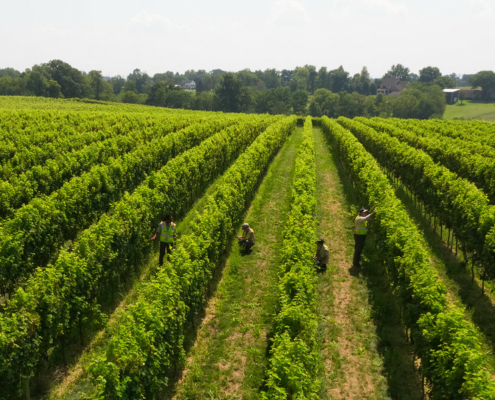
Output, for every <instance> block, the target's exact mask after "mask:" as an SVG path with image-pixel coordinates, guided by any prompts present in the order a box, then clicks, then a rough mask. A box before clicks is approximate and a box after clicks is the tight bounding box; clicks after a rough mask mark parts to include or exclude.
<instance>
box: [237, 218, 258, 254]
mask: <svg viewBox="0 0 495 400" xmlns="http://www.w3.org/2000/svg"><path fill="white" fill-rule="evenodd" d="M237 240H238V242H239V246H240V248H241V250H242V252H243V253H250V252H251V247H253V246H254V244H255V243H256V238H255V237H254V230H253V229H252V228H251V227H250V226H249V224H248V223H247V222H245V223H244V224H242V236H237Z"/></svg>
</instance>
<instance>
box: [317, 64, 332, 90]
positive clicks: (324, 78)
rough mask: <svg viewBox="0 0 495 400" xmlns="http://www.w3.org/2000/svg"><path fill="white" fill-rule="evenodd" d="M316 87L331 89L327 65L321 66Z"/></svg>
mask: <svg viewBox="0 0 495 400" xmlns="http://www.w3.org/2000/svg"><path fill="white" fill-rule="evenodd" d="M315 89H316V90H318V89H330V76H329V75H328V71H327V67H321V68H320V69H319V70H318V75H317V76H316V81H315Z"/></svg>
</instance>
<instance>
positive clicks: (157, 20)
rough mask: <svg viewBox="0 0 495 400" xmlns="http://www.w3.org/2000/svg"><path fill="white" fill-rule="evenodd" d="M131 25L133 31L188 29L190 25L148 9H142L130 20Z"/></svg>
mask: <svg viewBox="0 0 495 400" xmlns="http://www.w3.org/2000/svg"><path fill="white" fill-rule="evenodd" d="M130 27H131V29H132V30H133V31H150V32H160V31H170V30H173V31H187V30H189V28H188V26H187V25H185V24H182V23H181V24H176V23H174V22H173V21H172V20H171V19H169V18H167V17H165V16H163V15H160V14H152V13H149V12H148V11H146V10H142V11H140V12H139V13H138V14H136V15H135V16H134V17H132V18H131V20H130Z"/></svg>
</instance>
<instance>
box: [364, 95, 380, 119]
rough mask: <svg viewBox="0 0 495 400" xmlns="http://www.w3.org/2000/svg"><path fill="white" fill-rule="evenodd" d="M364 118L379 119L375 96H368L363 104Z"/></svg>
mask: <svg viewBox="0 0 495 400" xmlns="http://www.w3.org/2000/svg"><path fill="white" fill-rule="evenodd" d="M363 117H366V118H372V117H378V105H377V104H376V99H375V98H373V96H367V97H366V99H365V100H364V104H363Z"/></svg>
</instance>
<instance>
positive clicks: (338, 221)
mask: <svg viewBox="0 0 495 400" xmlns="http://www.w3.org/2000/svg"><path fill="white" fill-rule="evenodd" d="M315 142H316V168H317V198H318V205H317V215H316V218H317V220H318V222H319V225H318V235H319V236H320V237H322V238H323V239H325V242H326V243H327V245H328V247H329V250H330V262H329V265H328V270H327V272H326V273H325V274H322V275H321V276H320V278H319V285H318V291H319V307H320V310H319V312H320V316H321V322H320V331H319V334H320V341H321V345H322V357H323V359H324V365H325V376H324V377H323V387H322V392H321V394H320V397H321V398H322V399H360V400H361V399H387V398H394V399H420V398H421V382H420V378H419V376H418V375H417V373H416V372H415V371H414V368H413V358H412V356H411V349H410V347H409V346H408V344H407V343H406V340H405V336H404V331H403V328H402V325H401V323H400V318H399V315H400V314H399V308H398V306H397V304H396V303H395V301H394V299H393V296H392V293H391V290H390V285H389V284H388V281H387V279H386V273H385V271H384V269H383V267H382V266H381V263H380V262H379V260H378V258H377V254H376V252H375V249H374V244H373V243H372V240H371V237H368V238H367V245H366V248H365V251H364V259H363V260H362V261H363V262H362V264H363V266H362V267H361V268H360V269H359V270H356V269H353V268H351V266H352V255H353V250H354V239H353V231H352V227H353V221H354V218H355V215H356V213H357V210H358V209H359V207H361V206H366V205H365V204H363V205H361V204H358V202H357V199H356V194H355V193H354V190H353V188H352V184H351V183H350V182H349V181H348V179H347V177H346V176H345V174H344V173H343V172H342V171H341V169H340V164H338V162H337V161H336V158H334V155H333V154H332V153H331V152H330V150H329V147H328V145H327V143H326V141H325V138H324V137H323V135H322V133H321V132H320V130H319V129H315Z"/></svg>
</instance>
